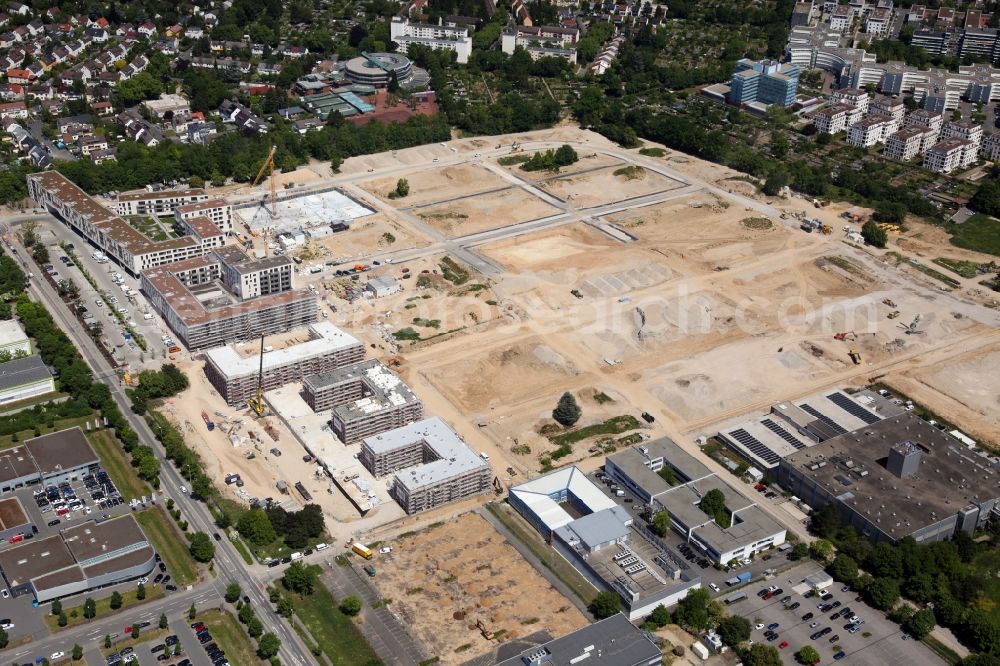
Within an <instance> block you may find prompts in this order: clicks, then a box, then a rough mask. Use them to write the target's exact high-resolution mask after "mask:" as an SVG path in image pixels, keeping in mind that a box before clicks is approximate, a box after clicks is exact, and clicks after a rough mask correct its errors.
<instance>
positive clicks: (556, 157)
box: [521, 144, 580, 173]
mask: <svg viewBox="0 0 1000 666" xmlns="http://www.w3.org/2000/svg"><path fill="white" fill-rule="evenodd" d="M579 159H580V156H579V155H577V154H576V151H575V150H573V147H572V146H570V145H568V144H563V145H561V146H559V148H557V149H555V150H553V149H551V148H550V149H549V150H546V151H545V152H544V153H543V152H537V153H535V154H534V155H532V156H531V157H529V158H528V160H527V161H526V162H524V163H522V164H521V170H522V171H552V172H555V173H558V172H559V169H560V168H561V167H564V166H569V165H570V164H574V163H575V162H577V161H579Z"/></svg>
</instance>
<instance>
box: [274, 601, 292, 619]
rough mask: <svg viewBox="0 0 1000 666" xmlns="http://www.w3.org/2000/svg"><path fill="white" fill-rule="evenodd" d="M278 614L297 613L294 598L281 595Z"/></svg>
mask: <svg viewBox="0 0 1000 666" xmlns="http://www.w3.org/2000/svg"><path fill="white" fill-rule="evenodd" d="M276 610H277V611H278V615H280V616H282V617H291V616H292V615H293V614H294V613H295V605H294V604H292V600H291V599H289V598H288V597H281V598H280V599H278V604H277V609H276Z"/></svg>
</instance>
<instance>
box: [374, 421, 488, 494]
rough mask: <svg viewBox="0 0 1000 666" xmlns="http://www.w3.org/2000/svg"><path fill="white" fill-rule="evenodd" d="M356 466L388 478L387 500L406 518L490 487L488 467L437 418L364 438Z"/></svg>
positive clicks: (377, 475)
mask: <svg viewBox="0 0 1000 666" xmlns="http://www.w3.org/2000/svg"><path fill="white" fill-rule="evenodd" d="M358 460H360V461H361V464H362V465H364V466H365V468H366V469H367V470H368V471H369V472H371V473H372V474H373V475H374V476H376V477H382V476H386V475H387V474H393V479H392V487H391V488H390V490H389V494H390V495H392V497H393V499H395V500H396V501H397V502H399V505H400V506H401V507H403V510H404V511H406V513H408V514H413V513H419V512H421V511H428V510H430V509H434V508H436V507H439V506H441V505H443V504H447V503H449V502H454V501H457V500H461V499H465V498H466V497H471V496H473V495H479V494H481V493H484V492H487V491H489V490H490V488H491V487H492V486H491V484H490V481H491V477H492V475H493V474H492V471H491V470H490V466H489V465H488V464H487V463H486V461H485V460H484V459H482V458H480V457H479V456H477V455H476V454H475V452H473V451H472V449H470V448H469V446H468V445H467V444H466V443H465V442H464V441H462V438H461V437H459V436H458V434H457V433H456V432H455V431H454V430H452V429H451V428H449V427H448V425H447V424H445V422H444V421H442V420H441V419H440V418H438V417H433V418H429V419H424V420H422V421H417V422H415V423H411V424H409V425H406V426H403V427H401V428H395V429H393V430H389V431H386V432H383V433H381V434H378V435H373V436H371V437H366V438H365V439H363V440H362V442H361V452H360V454H359V455H358Z"/></svg>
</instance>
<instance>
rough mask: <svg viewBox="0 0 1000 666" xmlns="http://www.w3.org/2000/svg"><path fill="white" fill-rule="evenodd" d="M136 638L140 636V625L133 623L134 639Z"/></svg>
mask: <svg viewBox="0 0 1000 666" xmlns="http://www.w3.org/2000/svg"><path fill="white" fill-rule="evenodd" d="M136 638H139V625H138V624H133V625H132V640H135V639H136Z"/></svg>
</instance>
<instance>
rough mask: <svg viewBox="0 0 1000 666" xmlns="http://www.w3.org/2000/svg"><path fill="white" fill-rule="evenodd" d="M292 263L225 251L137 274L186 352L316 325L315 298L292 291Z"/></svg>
mask: <svg viewBox="0 0 1000 666" xmlns="http://www.w3.org/2000/svg"><path fill="white" fill-rule="evenodd" d="M292 266H293V263H292V260H291V259H288V258H287V257H268V258H265V259H251V258H250V256H249V255H247V254H246V253H245V252H243V250H241V249H239V248H238V247H235V246H227V247H224V248H220V249H219V250H215V251H213V252H212V253H211V254H209V255H207V256H203V257H196V258H194V259H189V260H187V261H178V262H176V263H172V264H170V265H167V266H161V267H159V268H155V269H153V270H148V271H145V272H144V273H143V274H142V291H143V293H144V294H145V295H146V296H147V298H148V299H149V303H150V305H151V306H152V307H153V308H154V309H155V310H156V311H157V312H158V313H160V315H161V316H162V317H163V319H164V320H165V321H166V322H167V325H168V326H169V327H170V330H172V331H173V332H174V333H175V334H176V335H177V339H178V340H180V341H181V342H182V343H183V344H184V345H185V346H186V347H187V348H188V349H192V350H196V349H206V348H209V347H217V346H219V345H224V344H226V343H229V342H233V341H236V340H249V339H252V338H257V337H260V336H261V335H269V334H273V333H281V332H284V331H287V330H288V329H290V328H295V327H297V326H306V325H308V324H311V323H313V322H314V321H316V317H317V315H316V296H315V295H314V294H313V292H311V291H310V290H308V289H296V288H295V279H294V271H293V270H292Z"/></svg>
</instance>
